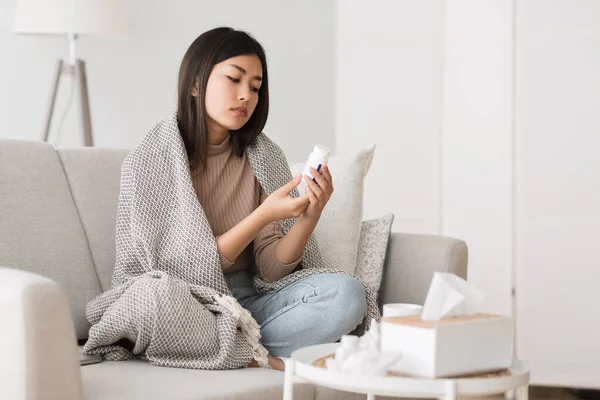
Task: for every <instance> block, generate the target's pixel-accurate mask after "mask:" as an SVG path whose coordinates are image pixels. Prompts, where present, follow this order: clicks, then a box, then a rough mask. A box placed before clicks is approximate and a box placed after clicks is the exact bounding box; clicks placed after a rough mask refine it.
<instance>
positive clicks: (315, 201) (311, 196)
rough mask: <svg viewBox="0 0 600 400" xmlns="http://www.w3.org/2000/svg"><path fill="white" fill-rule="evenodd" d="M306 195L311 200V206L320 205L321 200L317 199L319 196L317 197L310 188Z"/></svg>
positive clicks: (307, 189)
mask: <svg viewBox="0 0 600 400" xmlns="http://www.w3.org/2000/svg"><path fill="white" fill-rule="evenodd" d="M306 194H307V195H308V198H309V199H310V204H314V205H318V204H319V199H317V196H315V194H314V193H313V191H312V190H310V188H309V187H307V188H306Z"/></svg>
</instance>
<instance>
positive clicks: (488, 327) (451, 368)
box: [381, 314, 513, 378]
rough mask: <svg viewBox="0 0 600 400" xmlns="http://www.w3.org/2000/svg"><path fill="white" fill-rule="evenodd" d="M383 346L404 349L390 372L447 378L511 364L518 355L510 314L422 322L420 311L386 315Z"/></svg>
mask: <svg viewBox="0 0 600 400" xmlns="http://www.w3.org/2000/svg"><path fill="white" fill-rule="evenodd" d="M381 351H400V352H401V353H402V358H401V359H400V360H399V361H398V362H396V363H395V364H394V365H393V366H392V367H390V368H388V369H389V370H390V371H394V372H400V373H403V374H406V375H410V376H418V377H425V378H446V377H452V376H460V375H465V374H472V373H480V372H490V371H495V370H500V369H505V368H509V367H510V365H511V363H512V356H513V321H512V318H510V317H505V316H500V315H492V314H475V315H473V316H468V317H450V318H443V319H441V320H439V321H423V320H421V316H420V315H410V316H406V317H393V318H382V319H381Z"/></svg>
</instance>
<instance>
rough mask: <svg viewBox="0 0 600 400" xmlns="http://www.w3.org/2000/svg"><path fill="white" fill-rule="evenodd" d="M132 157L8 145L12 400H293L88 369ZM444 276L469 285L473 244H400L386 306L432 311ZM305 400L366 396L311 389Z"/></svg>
mask: <svg viewBox="0 0 600 400" xmlns="http://www.w3.org/2000/svg"><path fill="white" fill-rule="evenodd" d="M126 154H127V151H125V150H109V149H98V148H82V149H70V150H55V149H54V148H53V147H52V146H51V145H49V144H46V143H43V142H34V141H19V140H0V267H2V268H0V326H2V328H1V329H0V354H1V355H2V357H0V379H1V380H2V381H3V382H2V384H1V385H0V398H2V399H61V400H70V399H76V398H81V396H82V394H83V396H85V398H86V399H89V400H95V399H111V400H117V399H145V400H149V399H178V400H179V399H181V400H184V399H186V400H191V399H237V398H239V399H261V400H267V399H281V397H282V393H283V373H281V372H278V371H273V370H266V369H258V368H249V369H241V370H235V371H201V370H187V369H174V368H162V367H155V366H152V365H150V364H148V363H146V362H143V361H139V360H134V361H126V362H107V361H105V362H102V363H100V364H94V365H88V366H84V367H79V363H78V361H77V355H76V345H77V343H76V338H77V339H78V340H79V341H80V344H81V341H82V340H85V339H86V337H87V332H88V329H89V324H88V322H87V320H86V318H85V305H86V304H87V302H88V301H89V300H91V299H92V298H93V297H95V296H96V295H98V294H99V293H100V292H102V291H103V290H106V289H107V288H108V287H109V285H110V281H111V277H112V270H113V264H114V259H115V248H114V242H115V237H114V234H115V212H116V206H117V198H118V193H119V180H120V170H121V163H122V161H123V159H124V157H125V155H126ZM435 271H443V272H452V273H455V274H457V275H459V276H462V277H465V276H466V272H467V247H466V245H465V243H464V242H462V241H459V240H455V239H451V238H446V237H439V236H429V235H414V234H402V233H393V234H392V236H391V240H390V243H389V248H388V255H387V261H386V269H385V273H384V282H383V285H382V291H381V301H382V303H388V302H411V303H420V304H422V303H423V301H424V297H425V294H426V291H427V288H428V286H429V283H430V280H431V276H432V274H433V273H434V272H435ZM295 398H296V399H303V400H304V399H311V400H312V399H325V398H338V399H354V398H357V399H358V398H364V396H359V395H353V394H348V393H343V392H336V391H333V390H330V389H326V388H322V387H315V386H313V385H311V384H308V383H301V384H296V385H295Z"/></svg>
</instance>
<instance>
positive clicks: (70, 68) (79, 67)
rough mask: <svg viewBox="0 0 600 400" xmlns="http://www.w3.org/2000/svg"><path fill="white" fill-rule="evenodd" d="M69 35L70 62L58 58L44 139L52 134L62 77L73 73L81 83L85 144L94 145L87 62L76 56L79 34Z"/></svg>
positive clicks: (78, 82) (79, 83) (80, 95)
mask: <svg viewBox="0 0 600 400" xmlns="http://www.w3.org/2000/svg"><path fill="white" fill-rule="evenodd" d="M67 37H68V39H69V64H65V62H64V60H58V61H57V64H56V73H55V74H54V83H53V89H52V93H51V95H50V104H49V106H48V113H47V117H46V127H45V129H44V141H45V142H47V141H48V137H49V136H50V124H51V123H52V115H53V114H54V107H55V105H56V94H57V92H58V85H59V84H60V79H61V77H62V76H63V75H65V74H67V75H72V76H73V77H74V78H75V79H77V84H78V85H79V97H80V100H81V121H82V123H83V143H84V146H93V145H94V141H93V138H92V120H91V116H90V100H89V97H88V86H87V76H86V73H85V62H84V61H83V60H80V59H77V58H75V40H77V35H76V34H69V35H67Z"/></svg>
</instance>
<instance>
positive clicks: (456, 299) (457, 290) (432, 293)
mask: <svg viewBox="0 0 600 400" xmlns="http://www.w3.org/2000/svg"><path fill="white" fill-rule="evenodd" d="M484 298H485V294H484V293H483V292H482V291H481V290H479V289H477V288H476V287H475V286H473V285H471V284H470V283H468V282H467V281H465V280H464V279H462V278H460V277H458V276H456V275H454V274H445V273H441V272H436V273H435V274H434V275H433V279H432V281H431V286H430V287H429V291H428V292H427V298H426V299H425V304H424V305H423V312H422V313H421V319H422V320H424V321H437V320H440V319H442V318H444V317H459V316H469V315H473V314H475V313H476V312H478V311H479V308H480V306H481V303H482V302H483V299H484Z"/></svg>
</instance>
